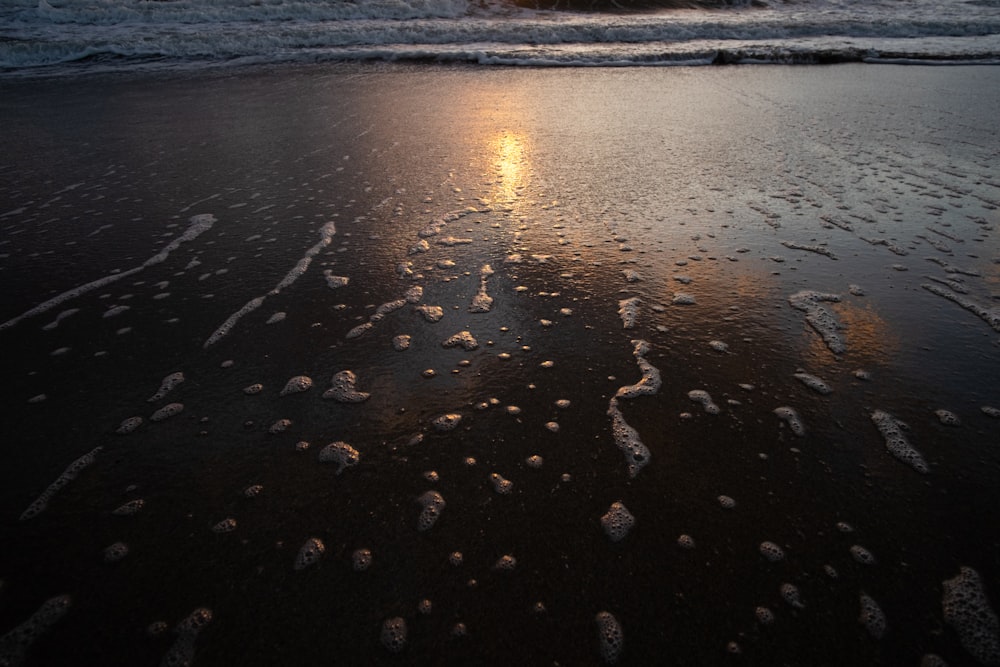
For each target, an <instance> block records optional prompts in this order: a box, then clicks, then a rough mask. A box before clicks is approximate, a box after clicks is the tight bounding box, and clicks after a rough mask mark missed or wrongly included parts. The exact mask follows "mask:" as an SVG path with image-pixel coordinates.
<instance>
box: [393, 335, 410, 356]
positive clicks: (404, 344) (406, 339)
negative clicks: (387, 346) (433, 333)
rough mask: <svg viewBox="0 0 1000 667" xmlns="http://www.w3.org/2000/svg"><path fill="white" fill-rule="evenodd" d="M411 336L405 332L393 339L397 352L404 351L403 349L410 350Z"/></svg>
mask: <svg viewBox="0 0 1000 667" xmlns="http://www.w3.org/2000/svg"><path fill="white" fill-rule="evenodd" d="M410 340H411V338H410V336H407V335H405V334H403V335H399V336H396V337H394V338H393V339H392V347H393V349H395V350H396V351H397V352H402V351H403V350H408V349H409V348H410Z"/></svg>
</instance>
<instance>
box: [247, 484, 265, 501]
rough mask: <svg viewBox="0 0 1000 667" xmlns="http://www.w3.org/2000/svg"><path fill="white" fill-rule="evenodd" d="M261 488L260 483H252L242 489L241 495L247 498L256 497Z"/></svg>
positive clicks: (262, 488)
mask: <svg viewBox="0 0 1000 667" xmlns="http://www.w3.org/2000/svg"><path fill="white" fill-rule="evenodd" d="M263 490H264V487H263V486H261V485H260V484H253V485H251V486H248V487H247V488H245V489H243V495H244V496H245V497H247V498H256V497H257V496H259V495H260V493H261V491H263Z"/></svg>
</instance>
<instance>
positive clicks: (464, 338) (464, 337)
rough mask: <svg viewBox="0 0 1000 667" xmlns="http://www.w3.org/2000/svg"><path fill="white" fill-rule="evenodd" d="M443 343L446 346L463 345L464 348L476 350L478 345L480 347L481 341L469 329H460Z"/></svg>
mask: <svg viewBox="0 0 1000 667" xmlns="http://www.w3.org/2000/svg"><path fill="white" fill-rule="evenodd" d="M441 345H442V346H444V347H459V346H461V347H463V348H464V349H466V350H470V351H471V350H475V349H476V348H477V347H479V342H478V341H477V340H476V339H475V337H474V336H473V335H472V334H471V333H469V332H468V331H459V332H458V333H457V334H455V335H454V336H451V337H450V338H448V339H447V340H445V341H444V342H443V343H441Z"/></svg>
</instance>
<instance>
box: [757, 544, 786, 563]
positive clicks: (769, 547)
mask: <svg viewBox="0 0 1000 667" xmlns="http://www.w3.org/2000/svg"><path fill="white" fill-rule="evenodd" d="M758 549H759V551H760V555H761V556H763V557H764V558H766V559H767V560H769V561H771V562H772V563H777V562H778V561H782V560H785V551H784V549H782V548H781V547H779V546H778V545H777V544H775V543H774V542H761V543H760V547H758Z"/></svg>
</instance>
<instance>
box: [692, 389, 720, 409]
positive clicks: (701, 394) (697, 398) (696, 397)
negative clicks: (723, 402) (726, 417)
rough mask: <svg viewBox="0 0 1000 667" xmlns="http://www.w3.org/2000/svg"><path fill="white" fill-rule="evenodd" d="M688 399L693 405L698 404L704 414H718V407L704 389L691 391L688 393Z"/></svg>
mask: <svg viewBox="0 0 1000 667" xmlns="http://www.w3.org/2000/svg"><path fill="white" fill-rule="evenodd" d="M688 398H690V399H691V400H692V401H694V402H695V403H699V404H700V405H701V407H702V409H703V410H704V411H705V413H706V414H710V415H717V414H719V406H718V405H716V404H715V402H714V401H713V400H712V396H711V395H710V394H709V393H708V392H707V391H705V390H704V389H692V390H691V391H689V392H688Z"/></svg>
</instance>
